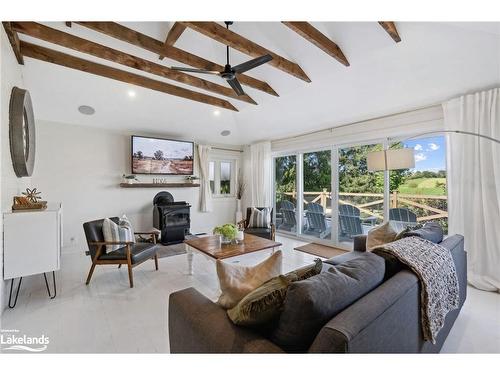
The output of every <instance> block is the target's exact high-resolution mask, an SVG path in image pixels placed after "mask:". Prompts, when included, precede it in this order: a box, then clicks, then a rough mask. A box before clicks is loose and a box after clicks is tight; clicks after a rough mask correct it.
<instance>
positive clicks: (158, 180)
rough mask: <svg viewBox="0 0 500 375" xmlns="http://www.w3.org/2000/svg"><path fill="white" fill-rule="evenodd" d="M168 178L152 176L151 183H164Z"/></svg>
mask: <svg viewBox="0 0 500 375" xmlns="http://www.w3.org/2000/svg"><path fill="white" fill-rule="evenodd" d="M166 183H168V179H166V178H153V184H166Z"/></svg>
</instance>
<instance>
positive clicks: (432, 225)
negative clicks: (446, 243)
mask: <svg viewBox="0 0 500 375" xmlns="http://www.w3.org/2000/svg"><path fill="white" fill-rule="evenodd" d="M412 236H415V237H420V238H423V239H425V240H427V241H431V242H434V243H440V242H441V241H443V228H442V227H441V225H439V224H438V223H436V222H433V221H429V222H428V223H425V225H424V226H423V227H422V228H420V229H415V230H411V231H409V232H407V233H405V234H404V235H403V237H412Z"/></svg>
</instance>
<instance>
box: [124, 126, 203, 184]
mask: <svg viewBox="0 0 500 375" xmlns="http://www.w3.org/2000/svg"><path fill="white" fill-rule="evenodd" d="M193 158H194V144H193V142H186V141H175V140H172V139H162V138H150V137H140V136H137V135H133V136H132V173H133V174H169V175H192V174H193Z"/></svg>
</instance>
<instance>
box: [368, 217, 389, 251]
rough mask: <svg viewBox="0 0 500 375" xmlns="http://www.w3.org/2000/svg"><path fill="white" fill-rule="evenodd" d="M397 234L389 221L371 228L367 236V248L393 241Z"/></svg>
mask: <svg viewBox="0 0 500 375" xmlns="http://www.w3.org/2000/svg"><path fill="white" fill-rule="evenodd" d="M396 236H397V233H396V231H395V230H394V229H392V227H391V224H390V223H389V222H386V223H385V224H382V225H379V226H377V227H375V228H373V229H370V231H369V232H368V236H367V237H366V249H367V250H368V251H370V250H371V249H373V248H374V247H377V246H380V245H384V244H386V243H389V242H392V241H394V239H395V238H396Z"/></svg>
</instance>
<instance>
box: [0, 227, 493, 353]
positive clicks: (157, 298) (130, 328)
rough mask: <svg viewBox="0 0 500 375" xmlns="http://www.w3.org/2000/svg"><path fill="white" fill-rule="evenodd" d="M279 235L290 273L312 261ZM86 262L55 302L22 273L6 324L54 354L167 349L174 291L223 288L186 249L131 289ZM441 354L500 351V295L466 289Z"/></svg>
mask: <svg viewBox="0 0 500 375" xmlns="http://www.w3.org/2000/svg"><path fill="white" fill-rule="evenodd" d="M279 241H281V242H282V243H283V244H284V246H283V249H282V250H283V253H284V262H283V268H284V271H285V272H287V271H289V270H292V269H294V268H297V267H299V266H301V265H304V264H307V263H310V262H311V261H312V259H314V256H312V255H308V254H305V253H301V252H298V251H294V250H293V248H294V247H296V246H298V245H301V244H303V242H300V241H296V240H293V239H290V238H286V237H280V238H279ZM268 254H269V252H267V251H262V252H258V253H254V254H249V255H245V256H242V257H239V259H234V260H236V261H239V262H240V264H255V263H257V262H259V261H260V260H262V259H264V258H265V257H266V256H267V255H268ZM89 266H90V261H89V258H88V257H86V256H84V255H83V251H80V252H72V253H66V254H65V255H63V258H62V268H61V271H59V272H58V273H57V282H58V296H57V297H56V299H54V300H49V299H48V296H47V292H46V289H45V284H44V282H43V277H42V276H32V277H29V278H26V279H24V280H23V284H22V289H21V293H20V295H19V301H18V304H17V306H16V308H15V309H7V310H5V311H4V313H3V316H2V322H1V327H2V329H18V330H19V331H20V333H21V334H26V335H41V334H45V335H46V336H48V337H49V338H50V344H49V345H48V350H47V351H48V352H54V353H116V352H118V353H136V352H142V353H155V352H157V353H168V351H169V344H168V329H167V310H168V309H167V307H168V296H169V294H170V293H171V292H173V291H176V290H180V289H184V288H187V287H191V286H192V287H195V288H197V289H198V290H200V291H201V292H202V293H203V294H205V295H207V296H208V297H210V298H212V299H215V298H216V296H217V292H218V283H217V279H216V275H215V264H214V262H213V261H211V260H209V259H207V258H205V257H204V256H202V255H201V254H199V253H196V254H195V257H194V271H195V272H194V275H193V276H189V275H188V274H187V258H186V255H177V256H173V257H169V258H162V259H160V270H159V271H157V272H155V271H154V264H153V262H152V261H151V262H145V263H144V264H142V265H140V266H138V267H137V268H135V269H134V281H135V287H134V288H133V289H130V288H129V287H128V276H127V270H126V268H122V269H120V270H118V269H117V268H116V266H101V267H97V268H96V271H95V273H94V276H93V278H92V282H91V283H90V285H89V286H85V284H84V281H85V278H86V275H87V272H88V268H89ZM49 280H50V279H49ZM7 292H8V290H7ZM442 352H449V353H457V352H461V353H464V352H465V353H469V352H497V353H500V294H494V293H487V292H482V291H478V290H475V289H473V288H469V290H468V299H467V301H466V303H465V306H464V307H463V309H462V312H461V314H460V316H459V318H458V319H457V321H456V322H455V325H454V327H453V329H452V331H451V333H450V335H449V337H448V339H447V341H446V343H445V345H444V347H443V350H442Z"/></svg>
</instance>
